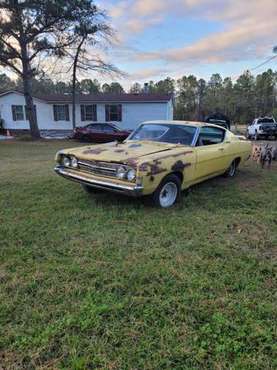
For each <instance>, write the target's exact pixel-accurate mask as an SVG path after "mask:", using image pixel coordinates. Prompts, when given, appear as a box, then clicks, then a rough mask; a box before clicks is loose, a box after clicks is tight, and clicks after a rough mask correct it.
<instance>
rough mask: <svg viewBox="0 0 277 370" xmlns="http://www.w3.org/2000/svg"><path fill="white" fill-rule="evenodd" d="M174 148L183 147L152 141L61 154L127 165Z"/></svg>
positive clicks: (80, 149) (92, 146)
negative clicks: (132, 161) (131, 161)
mask: <svg viewBox="0 0 277 370" xmlns="http://www.w3.org/2000/svg"><path fill="white" fill-rule="evenodd" d="M174 148H184V146H183V145H180V144H170V143H160V142H154V141H127V142H125V143H117V142H112V143H107V144H100V145H89V146H85V147H79V148H72V149H65V150H63V151H62V153H64V154H71V155H75V156H76V157H77V158H78V159H84V160H97V161H103V162H118V163H128V162H129V161H130V160H134V159H135V160H139V159H140V158H142V159H144V157H145V156H148V155H151V154H155V153H160V152H166V151H170V150H172V149H174Z"/></svg>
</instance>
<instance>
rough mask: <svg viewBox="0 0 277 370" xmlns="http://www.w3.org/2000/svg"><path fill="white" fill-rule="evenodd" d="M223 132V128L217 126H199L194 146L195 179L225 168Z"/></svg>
mask: <svg viewBox="0 0 277 370" xmlns="http://www.w3.org/2000/svg"><path fill="white" fill-rule="evenodd" d="M225 133H226V131H225V130H224V129H220V128H217V127H211V126H205V127H201V129H200V133H199V137H198V140H197V143H196V148H195V149H196V168H195V175H196V180H198V179H199V180H200V179H205V178H208V177H212V176H213V175H214V176H216V175H217V174H219V173H221V172H223V171H224V170H225V169H226V168H227V166H228V164H227V161H228V159H227V157H228V156H227V153H225V152H226V149H227V146H228V144H226V143H224V139H225Z"/></svg>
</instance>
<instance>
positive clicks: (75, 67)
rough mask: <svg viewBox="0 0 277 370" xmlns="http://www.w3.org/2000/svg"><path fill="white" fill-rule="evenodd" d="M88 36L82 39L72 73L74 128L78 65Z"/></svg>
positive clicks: (74, 126) (74, 121)
mask: <svg viewBox="0 0 277 370" xmlns="http://www.w3.org/2000/svg"><path fill="white" fill-rule="evenodd" d="M85 39H86V37H85V36H83V38H82V40H81V41H80V43H79V45H78V47H77V50H76V54H75V57H74V61H73V73H72V128H73V130H74V129H75V128H76V80H77V76H76V75H77V66H78V60H79V55H80V52H81V49H82V45H83V43H84V42H85Z"/></svg>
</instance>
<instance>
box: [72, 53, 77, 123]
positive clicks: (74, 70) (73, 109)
mask: <svg viewBox="0 0 277 370" xmlns="http://www.w3.org/2000/svg"><path fill="white" fill-rule="evenodd" d="M76 69H77V68H76V64H75V60H74V65H73V78H72V128H73V130H74V129H75V128H76Z"/></svg>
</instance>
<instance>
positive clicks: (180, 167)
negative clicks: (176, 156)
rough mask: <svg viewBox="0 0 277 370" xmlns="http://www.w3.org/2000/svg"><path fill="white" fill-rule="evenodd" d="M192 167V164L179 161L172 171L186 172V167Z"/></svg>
mask: <svg viewBox="0 0 277 370" xmlns="http://www.w3.org/2000/svg"><path fill="white" fill-rule="evenodd" d="M189 166H191V163H184V162H183V161H180V160H179V161H177V162H175V163H174V165H173V166H172V167H171V169H172V171H184V169H185V168H186V167H189Z"/></svg>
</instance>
